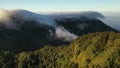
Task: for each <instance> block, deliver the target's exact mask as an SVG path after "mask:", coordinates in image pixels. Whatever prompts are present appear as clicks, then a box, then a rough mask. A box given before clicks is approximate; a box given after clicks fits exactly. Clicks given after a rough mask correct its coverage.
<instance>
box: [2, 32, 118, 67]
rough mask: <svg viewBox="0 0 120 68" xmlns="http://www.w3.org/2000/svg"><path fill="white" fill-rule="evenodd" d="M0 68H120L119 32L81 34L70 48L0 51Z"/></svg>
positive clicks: (49, 47)
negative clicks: (17, 51) (16, 51)
mask: <svg viewBox="0 0 120 68" xmlns="http://www.w3.org/2000/svg"><path fill="white" fill-rule="evenodd" d="M0 66H1V67H0V68H105V67H106V68H110V67H111V68H119V67H120V33H115V32H96V33H91V34H88V35H83V36H81V37H80V38H78V39H77V40H75V41H74V42H72V43H71V44H70V45H61V46H51V45H46V46H45V47H43V48H41V49H39V50H36V51H30V52H21V53H14V52H10V51H0Z"/></svg>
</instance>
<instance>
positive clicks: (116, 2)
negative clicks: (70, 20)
mask: <svg viewBox="0 0 120 68" xmlns="http://www.w3.org/2000/svg"><path fill="white" fill-rule="evenodd" d="M0 9H7V10H13V9H25V10H30V11H35V12H78V11H103V12H120V0H0Z"/></svg>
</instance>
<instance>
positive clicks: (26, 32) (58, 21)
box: [0, 10, 117, 51]
mask: <svg viewBox="0 0 120 68" xmlns="http://www.w3.org/2000/svg"><path fill="white" fill-rule="evenodd" d="M99 18H104V16H103V15H101V14H100V13H98V12H93V11H89V12H81V13H70V14H66V13H65V14H48V15H45V14H37V13H33V12H30V11H26V10H11V11H8V10H0V49H2V50H13V51H24V50H25V51H26V50H27V51H28V50H36V49H39V48H41V47H43V46H44V45H49V44H50V45H54V46H58V45H62V44H69V43H70V42H72V41H74V40H75V39H77V38H78V37H79V36H80V35H83V34H88V33H93V32H103V31H114V32H117V30H115V29H113V28H111V27H109V26H107V25H106V24H104V23H103V22H102V21H101V20H100V19H99Z"/></svg>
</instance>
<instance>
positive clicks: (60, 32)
mask: <svg viewBox="0 0 120 68" xmlns="http://www.w3.org/2000/svg"><path fill="white" fill-rule="evenodd" d="M55 36H56V38H58V39H62V40H64V41H68V42H72V41H74V40H75V39H76V38H78V36H77V35H75V34H73V33H70V32H69V31H67V30H66V29H65V28H64V27H62V26H59V27H57V28H56V33H55Z"/></svg>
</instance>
